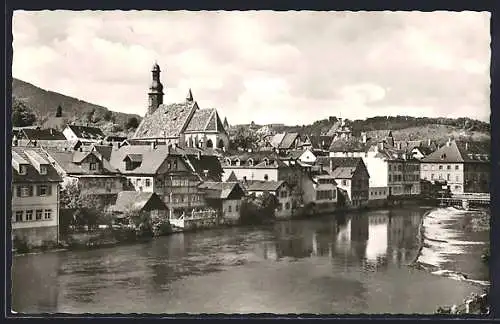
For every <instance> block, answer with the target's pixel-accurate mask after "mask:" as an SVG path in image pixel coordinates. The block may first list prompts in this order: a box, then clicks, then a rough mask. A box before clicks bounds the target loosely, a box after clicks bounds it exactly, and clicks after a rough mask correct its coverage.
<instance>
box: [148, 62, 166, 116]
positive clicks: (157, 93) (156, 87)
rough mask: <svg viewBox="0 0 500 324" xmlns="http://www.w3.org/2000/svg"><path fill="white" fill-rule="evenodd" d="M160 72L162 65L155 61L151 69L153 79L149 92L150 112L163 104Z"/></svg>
mask: <svg viewBox="0 0 500 324" xmlns="http://www.w3.org/2000/svg"><path fill="white" fill-rule="evenodd" d="M160 72H161V70H160V66H159V65H158V63H156V61H155V63H154V65H153V68H152V69H151V74H152V81H151V86H150V87H149V93H148V99H149V104H148V114H152V113H154V112H155V110H156V109H157V108H158V107H159V106H160V105H161V104H163V85H162V84H161V81H160Z"/></svg>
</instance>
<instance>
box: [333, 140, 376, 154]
mask: <svg viewBox="0 0 500 324" xmlns="http://www.w3.org/2000/svg"><path fill="white" fill-rule="evenodd" d="M368 148H369V143H363V142H361V141H360V140H359V139H355V138H353V139H347V140H345V139H337V140H334V141H332V142H331V144H330V148H329V151H330V152H366V151H367V150H368Z"/></svg>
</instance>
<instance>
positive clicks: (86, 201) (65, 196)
mask: <svg viewBox="0 0 500 324" xmlns="http://www.w3.org/2000/svg"><path fill="white" fill-rule="evenodd" d="M60 201H61V208H66V209H72V210H74V213H73V221H72V224H73V225H75V226H84V225H87V226H88V227H89V229H90V228H92V227H95V226H96V225H97V223H98V220H99V219H102V215H101V214H102V213H103V207H104V206H103V203H102V201H101V200H100V199H99V197H98V196H96V195H91V194H86V193H82V192H81V190H80V187H79V186H78V184H77V183H70V184H68V185H66V187H64V189H63V190H62V191H61V196H60Z"/></svg>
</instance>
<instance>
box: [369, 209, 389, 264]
mask: <svg viewBox="0 0 500 324" xmlns="http://www.w3.org/2000/svg"><path fill="white" fill-rule="evenodd" d="M368 218H369V219H368V223H369V234H368V244H367V245H366V259H367V260H368V261H372V262H377V264H379V263H380V262H381V260H382V259H383V258H384V257H385V256H386V254H387V247H388V242H387V230H388V228H387V227H388V223H389V215H388V214H387V213H377V214H374V215H370V216H369V217H368Z"/></svg>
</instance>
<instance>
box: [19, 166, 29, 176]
mask: <svg viewBox="0 0 500 324" xmlns="http://www.w3.org/2000/svg"><path fill="white" fill-rule="evenodd" d="M26 173H28V168H27V167H26V165H20V166H19V174H20V175H25V174H26Z"/></svg>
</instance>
